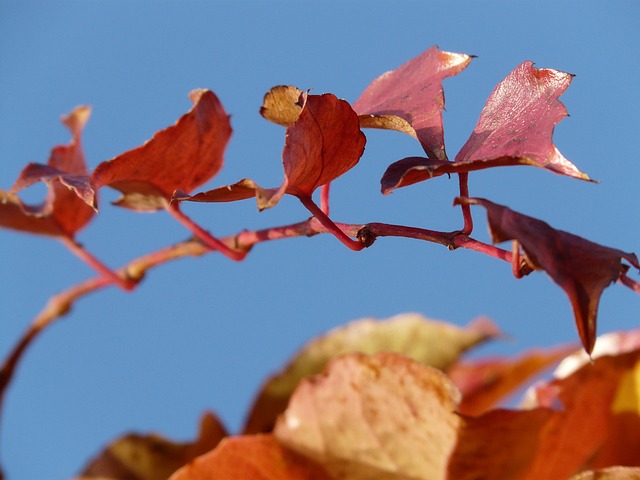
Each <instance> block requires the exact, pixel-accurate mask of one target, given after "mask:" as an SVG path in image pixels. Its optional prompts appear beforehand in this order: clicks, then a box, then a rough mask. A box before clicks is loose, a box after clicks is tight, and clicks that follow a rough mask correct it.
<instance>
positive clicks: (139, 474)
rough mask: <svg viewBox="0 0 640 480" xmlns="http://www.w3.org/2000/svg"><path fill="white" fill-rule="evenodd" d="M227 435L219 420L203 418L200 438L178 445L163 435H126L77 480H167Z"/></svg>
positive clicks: (88, 467) (208, 416) (90, 464)
mask: <svg viewBox="0 0 640 480" xmlns="http://www.w3.org/2000/svg"><path fill="white" fill-rule="evenodd" d="M224 436H226V432H225V429H224V427H223V426H222V424H221V423H220V421H219V420H218V419H217V418H216V417H215V416H214V415H213V414H211V413H206V414H205V415H203V417H202V420H201V424H200V433H199V435H198V438H197V439H196V440H195V441H194V442H192V443H176V442H173V441H170V440H168V439H166V438H164V437H162V436H160V435H157V434H151V435H139V434H130V435H126V436H124V437H122V438H120V439H118V440H116V441H115V442H113V443H111V444H110V445H109V446H108V447H107V448H106V449H105V450H104V451H103V452H102V453H101V454H100V455H98V456H97V457H96V458H95V459H94V460H92V461H91V462H90V463H89V465H88V466H87V467H86V468H85V469H84V471H83V472H82V473H81V474H80V477H78V479H77V480H89V479H107V478H108V479H110V480H130V479H136V480H166V479H167V478H168V477H169V476H170V475H171V474H172V473H173V472H175V471H176V470H177V469H178V468H180V467H182V466H183V465H185V464H186V463H188V462H190V461H192V460H193V459H194V458H196V457H198V456H199V455H202V454H204V453H206V452H208V451H209V450H212V449H213V448H215V446H216V445H217V444H218V443H219V442H220V440H222V438H223V437H224Z"/></svg>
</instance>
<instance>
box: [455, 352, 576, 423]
mask: <svg viewBox="0 0 640 480" xmlns="http://www.w3.org/2000/svg"><path fill="white" fill-rule="evenodd" d="M573 350H574V347H573V346H571V347H560V348H553V349H549V350H534V351H531V352H527V353H525V354H523V355H521V356H519V357H518V358H515V359H513V358H491V359H482V360H479V359H476V360H469V361H459V362H456V363H455V364H453V365H452V366H451V368H449V369H447V371H446V373H447V375H448V376H449V378H450V379H451V380H452V381H453V383H454V384H455V385H456V386H457V387H458V388H459V389H460V392H461V393H462V402H461V403H460V406H459V407H458V411H459V412H460V413H462V414H464V415H473V416H477V415H480V414H482V413H484V412H486V411H487V410H489V409H490V408H491V407H493V406H494V405H495V404H496V403H497V402H499V401H501V400H502V399H503V398H504V397H505V396H507V395H509V394H510V393H512V392H514V391H515V390H516V389H517V388H519V387H521V386H522V385H523V384H524V383H525V382H526V381H528V380H529V379H530V378H531V377H533V376H534V375H536V374H539V373H541V372H542V371H544V370H545V369H547V368H549V367H550V366H552V365H553V364H555V363H557V362H558V361H559V360H561V359H562V358H564V357H566V356H567V355H568V354H569V353H570V352H572V351H573Z"/></svg>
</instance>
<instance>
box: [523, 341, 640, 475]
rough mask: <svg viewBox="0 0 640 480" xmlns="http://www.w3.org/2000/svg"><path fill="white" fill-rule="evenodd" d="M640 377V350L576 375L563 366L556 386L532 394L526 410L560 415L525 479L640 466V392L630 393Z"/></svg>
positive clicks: (590, 366) (586, 366)
mask: <svg viewBox="0 0 640 480" xmlns="http://www.w3.org/2000/svg"><path fill="white" fill-rule="evenodd" d="M594 353H595V352H594ZM594 356H595V355H594ZM570 358H571V357H570ZM571 363H572V364H573V365H575V362H574V361H571ZM639 372H640V350H637V349H636V350H632V351H630V352H628V353H625V352H624V349H623V350H621V351H620V353H618V354H616V355H615V356H608V355H605V356H600V357H598V358H596V359H595V361H594V363H593V364H591V363H588V362H587V363H584V364H582V366H577V365H575V366H574V367H572V368H570V369H567V366H565V365H563V364H560V366H559V367H558V369H557V373H556V378H555V379H554V380H552V381H550V382H546V383H542V384H539V385H537V386H535V387H534V388H532V389H531V390H530V392H529V394H528V397H527V402H526V403H525V405H524V406H525V407H540V406H542V407H548V408H553V409H554V410H556V411H557V415H556V416H555V417H554V418H553V419H552V420H551V422H550V423H549V425H548V426H547V428H546V429H545V431H544V436H543V437H542V438H541V441H540V446H539V448H538V451H537V455H536V461H535V462H534V463H533V464H532V467H531V468H530V469H529V473H528V475H527V476H526V477H523V478H525V479H527V480H528V479H531V480H534V479H539V478H568V477H569V476H571V475H574V474H577V473H578V472H580V471H583V470H585V469H589V468H605V467H611V466H616V465H629V466H640V457H638V445H639V442H640V434H639V433H638V432H639V431H640V416H639V412H640V403H639V402H638V397H637V394H636V391H637V388H636V387H635V386H634V387H633V389H632V390H631V392H629V391H628V390H627V389H628V387H629V385H628V383H627V382H628V379H629V378H632V379H633V381H634V382H637V381H638V373H639ZM629 393H631V394H632V395H631V398H627V399H625V405H626V406H625V408H624V409H622V410H620V409H619V403H617V402H620V398H621V395H622V396H624V395H628V394H629ZM629 400H631V401H632V402H633V408H631V409H630V408H628V406H629V403H627V402H629Z"/></svg>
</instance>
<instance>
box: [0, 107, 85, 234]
mask: <svg viewBox="0 0 640 480" xmlns="http://www.w3.org/2000/svg"><path fill="white" fill-rule="evenodd" d="M90 113H91V109H90V108H89V107H86V106H81V107H77V108H75V109H74V110H73V111H72V112H71V113H70V114H69V115H65V116H63V117H62V123H63V124H64V125H65V126H66V127H67V128H68V130H69V131H70V132H71V135H72V140H71V141H70V142H69V144H67V145H60V146H57V147H55V148H53V149H52V150H51V154H50V156H49V160H48V162H47V164H46V165H41V164H37V163H31V164H29V165H27V166H26V167H25V168H24V169H23V170H22V172H21V173H20V176H19V177H18V179H17V180H16V182H15V183H14V185H13V187H12V188H11V190H10V191H0V226H2V227H5V228H11V229H14V230H20V231H24V232H29V233H35V234H40V235H51V236H56V237H67V238H73V236H74V235H75V234H76V233H77V232H78V231H79V230H80V229H82V228H83V227H84V226H86V225H87V223H88V222H89V221H90V220H91V219H92V218H93V215H94V213H95V212H94V209H93V208H92V207H94V206H95V203H96V199H95V192H94V191H93V190H92V189H91V188H90V186H89V184H88V178H89V177H88V172H87V166H86V163H85V158H84V152H83V149H82V141H81V135H82V130H83V128H84V126H85V124H86V122H87V120H88V119H89V115H90ZM40 181H42V182H44V183H46V185H47V188H48V191H47V196H46V198H45V200H44V202H42V203H41V204H40V205H27V204H25V203H24V202H22V200H21V199H20V197H19V196H18V195H17V192H19V191H21V190H23V189H25V188H27V187H29V186H31V185H33V184H34V183H36V182H40Z"/></svg>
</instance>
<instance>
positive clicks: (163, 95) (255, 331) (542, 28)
mask: <svg viewBox="0 0 640 480" xmlns="http://www.w3.org/2000/svg"><path fill="white" fill-rule="evenodd" d="M639 19H640V4H639V3H638V2H635V1H628V2H622V1H608V2H601V1H584V0H583V1H576V2H558V1H551V2H545V1H536V2H524V1H522V2H521V1H504V2H456V1H446V2H445V1H442V2H427V1H419V2H418V1H416V2H406V1H394V2H378V1H368V2H359V1H342V2H324V1H300V2H277V1H273V2H269V1H263V2H245V1H236V2H191V1H175V2H170V1H164V2H162V1H159V2H146V1H136V0H133V1H121V2H117V1H105V2H97V1H77V2H69V1H65V2H62V1H42V2H32V1H25V0H21V1H6V0H3V1H0V92H2V93H1V97H0V158H1V161H0V188H4V189H8V188H9V187H10V186H11V185H12V184H13V182H14V180H15V179H16V177H17V176H18V173H19V172H20V170H21V169H22V167H23V166H24V165H26V164H27V163H28V162H42V163H44V162H46V160H47V158H48V154H49V150H50V148H51V147H53V146H54V145H58V144H64V143H67V141H68V140H69V135H68V133H67V131H66V129H65V128H64V127H63V126H62V125H61V124H60V122H59V117H60V115H61V114H65V113H68V112H69V111H70V110H71V109H72V108H73V107H75V106H76V105H79V104H89V105H92V106H93V114H92V117H91V119H90V121H89V123H88V125H87V127H86V129H85V134H84V145H85V150H86V154H87V160H88V163H89V165H90V167H92V168H93V167H95V166H96V165H97V164H98V163H100V162H101V161H104V160H108V159H110V158H112V157H114V156H115V155H117V154H119V153H122V152H124V151H126V150H128V149H131V148H134V147H136V146H138V145H140V144H142V143H143V142H144V141H145V140H147V139H148V138H150V137H151V136H152V135H153V133H154V132H155V131H157V130H159V129H162V128H165V127H166V126H169V125H171V124H173V123H174V122H175V121H176V120H177V118H178V117H179V116H180V115H182V114H183V113H185V112H186V111H188V110H189V109H190V107H191V103H190V101H189V99H188V97H187V95H188V93H189V91H190V90H192V89H194V88H199V87H205V88H210V89H212V90H214V91H215V92H216V93H217V95H218V96H219V97H220V99H221V101H222V103H223V105H224V106H225V108H226V110H227V112H228V113H230V114H231V115H232V125H233V128H234V134H233V137H232V140H231V143H230V145H229V148H228V150H227V154H226V164H225V167H224V169H223V171H222V172H221V173H220V174H219V175H218V177H216V178H215V179H214V180H213V181H212V182H210V183H209V184H207V185H206V187H213V186H219V185H224V184H227V183H233V182H235V181H237V180H239V179H241V178H243V177H251V178H253V179H254V180H256V181H257V182H258V183H260V184H261V185H264V186H278V185H279V184H280V183H281V181H282V164H281V152H282V147H283V142H284V129H283V128H281V127H278V126H276V125H272V124H270V123H268V122H266V121H265V120H264V119H262V118H261V117H260V116H259V114H258V109H259V107H260V105H261V103H262V97H263V95H264V93H265V92H266V91H267V90H268V89H269V88H270V87H272V86H274V85H278V84H292V85H296V86H297V87H299V88H301V89H308V88H311V89H313V90H312V91H313V93H324V92H332V93H334V94H336V95H337V96H339V97H342V98H345V99H347V100H349V101H352V102H353V101H355V100H356V99H357V98H358V96H359V95H360V93H361V92H362V90H363V89H364V88H365V87H366V86H367V85H368V84H369V82H370V81H372V80H373V79H374V78H375V77H377V76H378V75H379V74H381V73H382V72H384V71H386V70H389V69H393V68H395V67H397V66H399V65H400V64H402V63H404V62H405V61H407V60H409V59H410V58H412V57H414V56H416V55H418V54H419V53H421V52H422V51H424V50H425V49H427V48H429V47H430V46H432V45H434V44H437V45H439V46H440V48H441V49H442V50H447V51H452V52H462V53H468V54H473V55H477V56H478V58H476V59H474V60H473V61H472V63H471V65H470V66H469V67H468V68H467V69H466V70H465V71H463V72H462V73H461V74H460V75H458V76H456V77H453V78H450V79H448V80H445V82H444V88H445V95H446V102H447V103H446V109H447V111H446V112H445V114H444V125H445V139H446V142H447V151H448V153H449V156H450V157H451V158H453V157H454V156H455V154H456V152H457V151H458V149H459V148H460V147H461V146H462V144H463V143H464V142H465V141H466V139H467V138H468V136H469V134H470V133H471V131H472V129H473V127H474V125H475V122H476V120H477V118H478V115H479V113H480V110H481V108H482V106H483V105H484V102H485V101H486V99H487V97H488V95H489V94H490V92H491V90H492V89H493V87H494V86H495V84H496V83H497V82H499V81H500V80H501V79H502V78H504V76H505V75H507V74H508V73H509V72H510V71H511V70H512V69H513V68H514V67H515V66H517V65H518V64H519V63H521V62H522V61H524V60H532V61H534V62H535V63H536V66H537V67H549V68H555V69H558V70H563V71H567V72H570V73H573V74H575V75H576V77H575V79H574V81H573V83H572V85H571V86H570V87H569V89H568V91H567V92H566V94H565V95H563V96H562V97H561V100H562V101H563V103H564V104H565V105H566V106H567V108H568V110H569V113H570V114H571V116H570V117H569V118H565V119H564V120H563V121H562V122H561V123H560V124H559V125H558V126H557V128H556V133H555V137H554V139H555V144H556V145H557V147H558V148H559V149H560V151H561V152H562V153H563V154H564V155H565V156H566V157H567V158H569V159H570V160H572V161H573V162H574V163H575V164H576V165H577V167H578V168H579V169H581V170H583V171H585V172H587V173H588V174H589V175H590V176H591V177H592V178H595V179H597V180H599V181H600V182H601V183H599V184H597V185H596V184H590V183H586V182H581V181H579V180H574V179H570V178H568V177H561V176H558V175H554V174H552V173H550V172H547V171H543V170H539V169H535V168H530V167H514V168H502V169H493V170H489V171H484V172H478V173H474V174H472V175H471V178H470V190H471V194H472V195H473V196H481V197H486V198H488V199H491V200H493V201H494V202H497V203H502V204H507V205H509V206H511V207H512V208H514V209H516V210H519V211H521V212H523V213H526V214H528V215H531V216H535V217H538V218H541V219H544V220H546V221H548V222H549V223H550V224H551V225H553V226H555V227H557V228H561V229H564V230H568V231H571V232H573V233H576V234H579V235H583V236H585V237H587V238H590V239H591V240H594V241H597V242H599V243H603V244H605V245H608V246H612V247H616V248H620V249H622V250H625V251H635V252H637V253H640V228H639V227H638V225H639V222H638V221H639V220H640V213H639V210H638V196H637V192H638V190H637V188H638V187H637V184H638V178H639V176H640V162H639V161H638V151H640V145H639V143H640V142H639V139H640V135H639V131H638V127H639V126H640V122H639V116H640V113H639V112H640V93H639V92H640V90H639V89H638V78H640V67H639V65H640V63H639V61H638V59H640V33H639V32H638V29H637V22H638V20H639ZM365 133H366V134H367V137H368V143H367V148H366V151H365V154H364V156H363V158H362V160H361V162H360V163H359V164H358V166H356V168H354V169H353V170H351V171H350V172H349V173H348V174H346V175H345V176H343V177H342V178H340V179H339V180H338V181H336V182H335V184H334V185H333V187H332V217H333V218H334V219H335V220H336V221H343V222H349V223H365V222H370V221H380V222H389V223H398V224H407V225H412V226H419V227H424V228H432V229H441V230H453V229H456V228H459V227H460V225H461V218H460V214H459V211H458V210H457V209H455V208H453V207H452V206H451V202H452V199H453V198H454V197H455V196H456V194H457V188H458V187H457V181H456V179H455V178H452V179H451V180H448V179H447V178H446V176H444V177H439V178H436V179H433V180H431V181H428V182H425V183H421V184H418V185H414V186H411V187H408V188H404V189H400V190H398V191H396V192H395V193H393V194H392V195H390V196H382V195H381V194H380V193H379V179H380V176H381V175H382V173H383V172H384V170H385V168H386V167H387V165H389V164H390V163H392V162H393V161H395V160H398V159H400V158H403V157H405V156H411V155H421V154H422V150H421V148H420V146H419V144H418V143H417V142H416V141H415V140H413V139H411V138H410V137H408V136H404V135H402V134H400V133H396V132H389V131H372V130H368V131H366V132H365ZM43 193H44V188H43V187H42V186H36V187H34V188H33V189H31V190H30V191H29V192H28V193H26V198H27V199H29V200H32V201H36V200H38V199H41V198H42V196H43ZM101 194H102V211H101V213H100V215H99V216H98V217H97V218H95V219H94V221H93V222H92V223H91V224H90V225H89V226H88V227H87V228H86V229H85V230H83V231H82V232H81V233H80V235H79V237H78V239H79V240H80V241H81V242H83V243H84V244H85V246H86V247H87V248H88V249H89V250H90V251H91V252H93V253H94V254H95V255H97V256H98V257H99V258H101V259H102V260H103V261H104V262H105V263H107V264H109V265H112V266H114V267H117V266H120V265H123V264H125V263H127V262H128V261H130V260H131V259H133V258H136V257H138V256H140V255H142V254H144V253H147V252H150V251H152V250H154V249H157V248H160V247H162V246H166V245H169V244H171V243H174V242H177V241H180V240H183V239H185V238H187V237H188V236H189V234H188V233H187V232H186V231H185V230H184V229H183V228H182V227H180V226H179V225H178V224H177V223H175V222H174V221H173V220H172V219H171V218H169V216H168V215H167V214H165V213H163V212H160V213H156V214H136V213H134V212H131V211H128V210H123V209H118V208H116V207H112V206H110V204H109V201H111V200H114V199H115V198H116V197H117V196H118V195H117V193H116V192H114V191H108V190H107V189H105V190H103V191H102V192H101ZM184 210H185V211H186V212H187V213H188V214H189V215H191V216H193V217H194V218H195V219H197V220H198V221H199V222H200V223H201V224H202V225H204V226H205V227H206V228H209V229H210V230H211V231H212V232H213V233H214V234H217V235H220V236H224V235H229V234H233V233H236V232H238V231H240V230H242V229H244V228H247V229H258V228H265V227H268V226H278V225H284V224H287V223H292V222H296V221H300V220H303V219H305V218H307V217H308V214H307V212H306V211H305V210H304V209H303V207H302V206H301V205H300V204H299V203H298V202H297V201H295V199H291V198H289V199H285V200H284V201H283V202H282V203H281V204H280V205H278V206H277V207H276V208H275V209H273V210H269V211H265V212H262V213H258V212H257V209H256V206H255V202H253V201H251V200H248V201H244V202H239V203H236V204H229V205H207V204H202V205H200V204H189V205H185V207H184ZM474 218H475V222H476V230H475V232H474V236H475V237H477V238H480V239H484V240H487V239H488V237H487V233H486V220H485V213H484V210H483V209H481V208H479V207H476V208H475V209H474ZM507 247H508V246H507ZM0 261H1V264H0V265H2V282H3V288H1V289H0V353H1V354H2V355H3V356H4V355H5V354H6V352H8V351H9V349H10V347H11V346H12V344H13V343H14V342H15V341H16V339H17V338H18V337H19V335H20V334H21V332H22V331H23V330H24V329H25V328H26V327H27V325H28V324H29V323H30V322H31V319H32V318H33V317H34V316H35V315H36V314H37V313H38V312H39V311H40V309H41V308H42V307H43V306H44V305H45V303H46V302H47V300H48V298H49V297H50V296H51V295H52V294H54V293H55V292H59V291H61V290H63V289H65V288H67V287H70V286H71V285H74V284H75V283H77V282H80V281H82V280H85V279H87V278H89V277H90V276H92V275H93V272H92V271H91V270H90V269H89V268H88V267H86V266H85V265H84V264H82V263H81V262H80V261H79V260H77V259H76V258H75V257H73V256H72V255H71V254H70V253H68V252H67V251H66V250H65V249H64V247H63V246H62V245H61V244H60V243H59V242H57V241H55V240H51V239H47V238H42V237H31V236H27V235H24V234H19V233H15V232H12V231H4V230H3V231H0ZM639 306H640V299H639V298H638V297H637V295H634V294H633V293H632V292H631V291H630V290H628V289H626V288H623V287H621V286H613V287H611V288H609V289H608V290H606V291H605V294H604V296H603V299H602V303H601V308H600V331H601V332H605V331H612V330H618V329H629V328H633V327H635V326H636V325H637V324H638V320H639V318H638V307H639ZM410 311H411V312H420V313H422V314H424V315H427V316H429V317H433V318H439V319H445V320H449V321H451V322H454V323H456V324H460V325H463V324H466V323H467V322H468V321H470V320H471V319H473V318H474V317H477V316H479V315H487V316H489V317H491V318H493V319H494V320H495V322H496V323H497V324H498V325H499V326H500V327H501V328H502V329H503V330H504V331H505V332H506V333H508V334H509V335H510V336H511V337H512V340H511V341H509V342H496V343H493V344H491V345H490V346H486V347H483V348H481V349H480V351H479V353H482V354H484V355H488V354H513V353H515V352H518V351H521V350H523V349H526V348H531V347H534V346H550V345H553V344H556V343H564V342H571V341H577V340H578V337H577V333H576V330H575V326H574V323H573V315H572V312H571V309H570V305H569V302H568V300H567V298H566V297H565V294H564V293H563V292H562V291H561V290H560V289H559V288H558V287H557V286H556V285H555V284H554V283H553V282H552V281H551V280H550V279H549V278H548V277H547V276H546V275H545V274H543V273H537V274H533V275H531V276H529V277H526V278H524V279H522V280H516V279H514V278H513V277H512V276H511V273H510V266H509V265H508V264H505V263H503V262H500V261H498V260H495V259H492V258H489V257H485V256H483V255H481V254H477V253H473V252H470V251H463V250H458V251H455V252H449V251H448V250H446V249H445V248H443V247H441V246H437V245H433V244H428V243H424V242H418V241H414V240H409V239H387V238H382V239H379V240H378V241H377V242H376V244H375V245H374V246H373V247H372V248H370V249H368V250H365V251H363V252H359V253H355V252H351V251H348V250H347V249H346V248H345V247H344V246H343V245H342V244H340V243H339V242H338V241H337V240H336V239H334V238H333V237H330V236H328V235H322V236H317V237H314V238H311V239H307V238H302V239H291V240H285V241H279V242H270V243H268V244H261V245H258V246H257V247H256V248H255V249H254V250H253V251H252V253H251V254H250V255H249V257H248V258H247V259H246V260H245V261H244V262H243V263H240V264H237V263H235V262H232V261H230V260H228V259H226V258H224V257H222V256H220V255H217V254H212V255H208V256H206V257H204V258H198V259H184V260H180V261H178V262H174V263H171V264H167V265H164V266H162V267H161V268H158V269H156V270H154V271H153V272H151V273H150V274H149V276H148V277H147V278H146V279H145V280H144V282H143V283H142V284H141V285H140V287H139V288H138V289H137V290H136V291H135V292H133V293H130V294H126V293H123V292H122V291H120V290H118V289H116V288H110V289H107V290H104V291H101V292H99V293H97V294H94V295H91V296H88V297H85V298H83V299H82V300H81V301H80V302H78V303H77V304H76V305H75V306H74V308H73V311H72V312H71V313H70V314H69V315H68V316H67V317H65V318H64V319H63V320H62V321H60V322H59V323H56V324H55V325H54V326H52V327H51V328H50V329H49V330H48V331H47V332H45V334H44V335H42V336H41V337H40V339H39V340H38V341H37V342H36V343H35V344H34V345H33V347H32V348H31V350H30V351H29V352H28V354H27V356H26V358H25V361H24V363H23V364H22V365H21V367H20V368H19V371H18V375H17V378H16V380H15V382H14V384H13V385H12V387H11V388H10V390H9V392H8V396H7V399H6V403H5V405H4V412H3V413H4V417H3V419H2V424H1V430H0V434H1V437H0V454H1V457H2V460H3V462H4V466H5V468H6V471H7V474H8V478H10V479H13V480H34V479H43V478H68V477H71V476H72V475H74V474H75V473H77V472H78V471H79V470H80V469H81V467H82V466H83V465H84V464H85V463H86V462H87V461H88V460H89V458H90V457H91V456H93V455H94V454H96V453H97V452H98V451H99V450H100V449H101V448H102V447H103V445H105V444H106V443H107V442H109V441H111V440H112V439H114V438H115V437H117V436H119V435H121V434H123V433H125V432H127V431H130V430H134V431H140V432H149V431H156V432H160V433H162V434H165V435H167V436H169V437H172V438H175V439H180V440H183V439H190V438H192V437H193V435H194V434H195V431H196V424H197V421H198V418H199V416H200V414H201V413H202V412H203V411H204V410H206V409H212V410H214V411H215V412H216V413H217V414H218V415H220V417H221V418H222V419H223V420H224V422H225V423H226V425H227V426H228V428H229V429H231V430H232V431H233V430H237V429H238V428H239V427H240V425H241V424H242V421H243V417H244V414H245V412H246V409H247V408H248V407H249V406H250V404H251V402H252V399H253V395H254V394H255V393H256V392H257V390H258V388H259V387H260V384H261V383H262V381H263V380H264V379H265V378H266V377H267V376H268V375H269V374H271V373H274V372H275V371H277V370H278V369H279V368H280V367H281V366H282V365H283V363H284V362H285V361H286V360H287V359H288V358H289V357H290V356H291V355H292V354H293V353H294V352H295V351H296V350H297V349H298V348H299V347H300V346H301V345H302V344H304V342H306V341H307V340H309V339H310V338H312V337H313V336H314V335H317V334H319V333H322V332H325V331H327V330H328V329H330V328H332V327H334V326H337V325H340V324H343V323H345V322H347V321H349V320H353V319H357V318H361V317H367V316H372V317H378V318H384V317H387V316H390V315H394V314H397V313H402V312H410Z"/></svg>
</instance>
